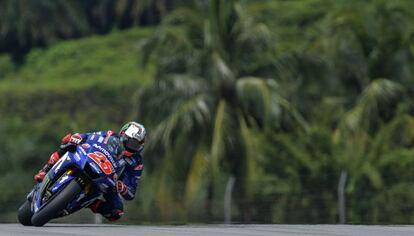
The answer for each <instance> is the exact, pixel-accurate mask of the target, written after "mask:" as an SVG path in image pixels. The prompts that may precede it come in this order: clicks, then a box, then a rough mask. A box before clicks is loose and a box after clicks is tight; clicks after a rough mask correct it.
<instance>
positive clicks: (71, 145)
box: [60, 133, 82, 151]
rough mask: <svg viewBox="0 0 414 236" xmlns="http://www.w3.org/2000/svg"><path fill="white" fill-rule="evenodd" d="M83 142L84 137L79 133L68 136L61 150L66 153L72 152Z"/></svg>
mask: <svg viewBox="0 0 414 236" xmlns="http://www.w3.org/2000/svg"><path fill="white" fill-rule="evenodd" d="M81 142H82V137H81V136H80V134H79V133H76V134H67V135H66V136H65V137H63V139H62V142H61V144H60V149H61V150H65V151H72V150H73V149H75V147H76V146H77V145H78V144H80V143H81Z"/></svg>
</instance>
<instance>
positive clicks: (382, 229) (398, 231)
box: [0, 224, 414, 236]
mask: <svg viewBox="0 0 414 236" xmlns="http://www.w3.org/2000/svg"><path fill="white" fill-rule="evenodd" d="M0 235H2V236H3V235H13V236H20V235H42V236H49V235H92V236H94V235H96V236H98V235H99V236H104V235H105V236H106V235H117V236H121V235H138V236H139V235H145V236H187V235H188V236H190V235H191V236H210V235H212V236H227V235H229V236H236V235H237V236H247V235H249V236H282V235H283V236H284V235H287V236H291V235H302V236H303V235H312V236H317V235H321V236H324V235H334V236H344V235H352V236H359V235H361V236H365V235H373V236H388V235H392V236H399V235H414V226H364V225H206V226H141V225H139V226H137V225H112V224H111V225H105V224H103V225H92V224H46V225H45V226H43V227H27V226H26V227H25V226H22V225H19V224H0Z"/></svg>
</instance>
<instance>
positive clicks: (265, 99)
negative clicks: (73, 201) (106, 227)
mask: <svg viewBox="0 0 414 236" xmlns="http://www.w3.org/2000/svg"><path fill="white" fill-rule="evenodd" d="M413 5H414V3H413V2H412V1H410V0H398V1H385V0H367V1H357V0H348V1H345V0H295V1H286V0H254V1H252V0H251V1H247V0H240V1H219V0H204V1H180V0H174V1H172V0H169V1H167V0H145V1H136V0H122V1H121V0H120V1H111V0H105V1H93V0H88V1H53V0H45V1H24V0H0V160H1V163H2V164H1V165H0V173H1V174H0V210H1V212H0V220H1V221H5V222H15V221H16V216H15V213H16V209H17V208H18V206H19V204H20V203H21V202H22V201H23V199H24V197H25V195H26V193H27V192H28V191H29V190H30V188H31V187H32V185H33V184H34V182H33V180H32V179H33V175H34V173H36V171H37V170H38V169H39V168H40V167H41V166H42V165H43V164H44V163H45V162H46V160H47V158H48V156H49V155H50V154H51V153H52V152H53V151H54V150H55V149H56V148H57V146H58V144H59V140H60V138H61V137H62V136H63V135H65V134H66V133H68V132H90V131H95V130H105V129H112V130H118V129H119V127H120V126H121V124H123V123H124V122H125V121H127V120H131V119H134V120H139V121H140V122H142V123H144V124H145V125H146V127H147V128H148V130H149V138H148V141H147V144H146V150H145V161H144V162H145V171H144V176H143V178H142V181H141V184H140V190H139V194H138V197H137V198H136V199H135V200H134V201H132V202H127V203H126V214H125V216H124V218H123V219H122V220H121V223H195V222H205V223H219V222H223V220H226V221H228V220H229V218H231V219H232V221H233V222H246V223H252V222H256V223H338V222H341V223H343V222H347V223H357V224H412V223H413V222H414V213H413V209H414V191H413V190H411V189H412V185H413V181H414V175H413V172H412V169H413V168H414V158H413V154H414V149H413V147H414V146H413V145H414V139H413V138H414V119H413V106H412V101H413V96H412V94H413V87H412V82H413V81H414V80H413V70H414V27H413V25H414V19H413V13H412V11H410V9H413V7H414V6H413ZM341 183H342V184H341ZM232 186H233V187H232ZM343 199H344V201H343ZM79 216H80V217H72V218H69V219H67V220H68V221H71V222H73V221H81V222H90V221H93V216H92V215H91V214H90V213H89V212H87V211H85V212H83V213H80V215H79Z"/></svg>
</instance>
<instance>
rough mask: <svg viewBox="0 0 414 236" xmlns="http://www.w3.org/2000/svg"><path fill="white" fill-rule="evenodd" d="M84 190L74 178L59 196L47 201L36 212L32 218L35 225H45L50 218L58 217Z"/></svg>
mask: <svg viewBox="0 0 414 236" xmlns="http://www.w3.org/2000/svg"><path fill="white" fill-rule="evenodd" d="M81 190H82V188H81V186H80V185H79V183H78V182H76V181H75V180H72V181H71V182H70V183H69V184H68V185H67V186H66V187H65V188H64V189H63V190H62V191H61V192H60V193H58V195H57V196H55V197H54V198H53V199H51V200H50V202H48V203H46V206H44V207H43V208H42V209H40V210H39V211H38V212H36V213H35V214H34V215H33V216H32V219H31V222H32V224H33V225H34V226H43V225H44V224H46V223H47V222H48V221H49V220H51V219H53V218H55V217H57V214H58V213H59V212H61V211H62V210H63V209H64V208H65V207H66V206H67V205H68V204H69V203H70V202H71V201H72V200H73V199H74V198H75V197H76V196H77V195H78V193H79V192H80V191H81Z"/></svg>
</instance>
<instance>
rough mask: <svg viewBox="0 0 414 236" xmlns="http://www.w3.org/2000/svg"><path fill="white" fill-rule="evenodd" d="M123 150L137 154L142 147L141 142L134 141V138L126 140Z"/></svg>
mask: <svg viewBox="0 0 414 236" xmlns="http://www.w3.org/2000/svg"><path fill="white" fill-rule="evenodd" d="M124 146H125V149H126V150H128V151H131V152H138V151H139V150H140V148H141V146H142V142H140V141H138V140H136V139H134V138H128V139H127V140H126V141H125V142H124Z"/></svg>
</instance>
